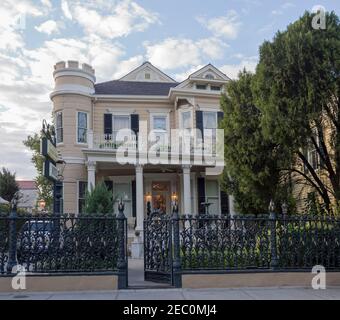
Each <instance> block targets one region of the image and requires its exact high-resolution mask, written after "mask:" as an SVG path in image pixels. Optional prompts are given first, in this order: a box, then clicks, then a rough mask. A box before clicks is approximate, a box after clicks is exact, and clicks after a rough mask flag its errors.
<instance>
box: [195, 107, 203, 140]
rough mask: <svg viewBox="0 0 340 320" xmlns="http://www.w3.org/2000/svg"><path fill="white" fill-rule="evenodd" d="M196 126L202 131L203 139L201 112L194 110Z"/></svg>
mask: <svg viewBox="0 0 340 320" xmlns="http://www.w3.org/2000/svg"><path fill="white" fill-rule="evenodd" d="M196 128H197V129H199V130H200V131H201V133H202V139H204V132H203V112H202V111H196Z"/></svg>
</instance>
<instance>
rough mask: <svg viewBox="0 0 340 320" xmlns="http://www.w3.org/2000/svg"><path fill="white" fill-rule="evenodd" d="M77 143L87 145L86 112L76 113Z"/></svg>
mask: <svg viewBox="0 0 340 320" xmlns="http://www.w3.org/2000/svg"><path fill="white" fill-rule="evenodd" d="M77 142H78V143H87V113H86V112H78V116H77Z"/></svg>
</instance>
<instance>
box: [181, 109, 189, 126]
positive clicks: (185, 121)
mask: <svg viewBox="0 0 340 320" xmlns="http://www.w3.org/2000/svg"><path fill="white" fill-rule="evenodd" d="M190 128H191V111H184V112H182V129H190Z"/></svg>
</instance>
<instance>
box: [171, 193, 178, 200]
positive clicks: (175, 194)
mask: <svg viewBox="0 0 340 320" xmlns="http://www.w3.org/2000/svg"><path fill="white" fill-rule="evenodd" d="M171 200H172V202H177V200H178V196H177V193H176V192H173V193H172V196H171Z"/></svg>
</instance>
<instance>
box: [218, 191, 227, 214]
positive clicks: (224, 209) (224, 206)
mask: <svg viewBox="0 0 340 320" xmlns="http://www.w3.org/2000/svg"><path fill="white" fill-rule="evenodd" d="M220 198H221V214H222V215H228V214H229V196H228V194H227V193H226V192H225V191H223V190H221V196H220Z"/></svg>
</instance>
